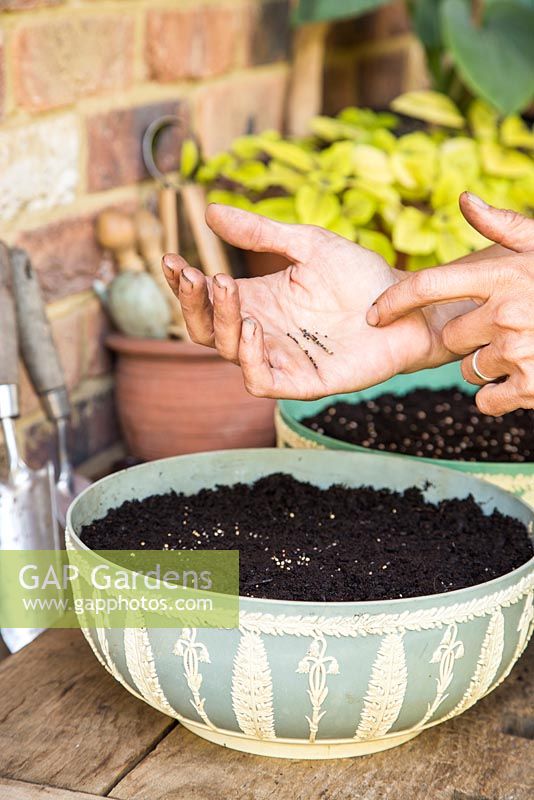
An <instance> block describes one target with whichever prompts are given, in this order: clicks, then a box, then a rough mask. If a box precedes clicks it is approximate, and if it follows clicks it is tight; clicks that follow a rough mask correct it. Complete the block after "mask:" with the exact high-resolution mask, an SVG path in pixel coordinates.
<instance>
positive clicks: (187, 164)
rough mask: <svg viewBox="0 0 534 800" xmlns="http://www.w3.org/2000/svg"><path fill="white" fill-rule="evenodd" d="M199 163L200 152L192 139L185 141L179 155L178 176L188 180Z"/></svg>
mask: <svg viewBox="0 0 534 800" xmlns="http://www.w3.org/2000/svg"><path fill="white" fill-rule="evenodd" d="M199 163H200V152H199V149H198V146H197V143H196V142H195V140H194V139H185V141H184V142H183V144H182V152H181V154H180V175H181V176H182V178H185V179H186V180H187V178H190V177H191V176H192V175H193V173H194V172H195V170H196V168H197V167H198V165H199Z"/></svg>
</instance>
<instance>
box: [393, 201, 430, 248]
mask: <svg viewBox="0 0 534 800" xmlns="http://www.w3.org/2000/svg"><path fill="white" fill-rule="evenodd" d="M431 222H432V220H431V218H430V217H427V215H426V214H424V213H423V212H422V211H419V209H417V208H412V207H409V208H403V210H402V211H401V212H400V214H399V216H398V217H397V219H396V220H395V223H394V225H393V246H394V247H395V250H398V251H400V252H401V253H408V254H409V255H425V254H427V253H432V252H433V251H434V250H435V249H436V241H437V236H436V231H435V230H433V228H432V225H431Z"/></svg>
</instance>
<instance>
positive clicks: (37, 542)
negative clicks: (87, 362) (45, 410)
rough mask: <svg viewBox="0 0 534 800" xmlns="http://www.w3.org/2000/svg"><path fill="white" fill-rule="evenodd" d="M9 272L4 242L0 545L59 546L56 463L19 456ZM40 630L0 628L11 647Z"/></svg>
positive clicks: (0, 260)
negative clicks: (32, 462)
mask: <svg viewBox="0 0 534 800" xmlns="http://www.w3.org/2000/svg"><path fill="white" fill-rule="evenodd" d="M10 272H11V267H10V260H9V251H8V249H7V247H6V246H5V245H4V244H1V243H0V419H1V421H2V428H3V431H4V439H5V444H6V453H7V461H8V469H9V472H8V477H7V480H6V481H5V482H2V483H0V550H55V549H58V548H59V535H58V528H57V522H56V510H55V492H54V470H53V467H52V464H47V465H46V466H44V467H42V468H41V469H39V470H33V469H30V467H28V465H27V464H25V463H24V461H23V460H22V458H21V457H20V454H19V451H18V445H17V438H16V433H15V423H14V419H15V418H16V417H18V416H19V403H18V355H17V326H16V321H15V311H14V304H13V300H12V297H11V295H10V293H9V290H8V284H9V280H10ZM0 557H1V556H0ZM0 612H1V609H0ZM39 632H40V631H38V630H36V629H33V628H17V629H15V628H2V630H1V634H2V637H3V639H4V641H5V643H6V645H7V646H8V648H9V649H10V650H11V651H12V652H14V651H16V650H19V649H20V648H21V647H24V645H26V644H28V643H29V642H30V641H32V639H34V638H35V636H36V635H37V634H38V633H39Z"/></svg>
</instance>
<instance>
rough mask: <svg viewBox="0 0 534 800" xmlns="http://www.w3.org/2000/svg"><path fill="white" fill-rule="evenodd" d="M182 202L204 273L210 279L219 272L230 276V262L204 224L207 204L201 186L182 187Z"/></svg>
mask: <svg viewBox="0 0 534 800" xmlns="http://www.w3.org/2000/svg"><path fill="white" fill-rule="evenodd" d="M182 200H183V203H184V209H185V212H186V214H187V219H188V221H189V224H190V225H191V228H192V231H193V236H194V238H195V244H196V246H197V249H198V255H199V258H200V263H201V264H202V268H203V269H204V272H205V273H206V275H210V276H211V277H213V276H214V275H217V273H219V272H226V273H227V274H228V275H230V274H231V269H230V262H229V261H228V256H227V255H226V251H225V249H224V245H223V243H222V242H221V240H220V239H219V238H218V237H217V236H215V234H214V233H213V231H212V230H211V228H210V227H208V224H207V222H206V218H205V215H206V205H207V203H206V194H205V192H204V189H203V188H202V186H198V185H196V184H193V183H187V184H185V185H184V186H183V187H182Z"/></svg>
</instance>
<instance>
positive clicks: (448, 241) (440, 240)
mask: <svg viewBox="0 0 534 800" xmlns="http://www.w3.org/2000/svg"><path fill="white" fill-rule="evenodd" d="M469 252H470V248H469V247H468V246H467V245H466V244H465V243H464V242H462V240H461V239H459V238H458V236H456V235H455V234H454V233H453V232H452V231H446V230H444V231H440V232H439V233H438V234H437V241H436V255H437V257H438V263H439V264H448V263H449V262H450V261H456V259H458V258H463V256H465V255H467V253H469Z"/></svg>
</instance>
